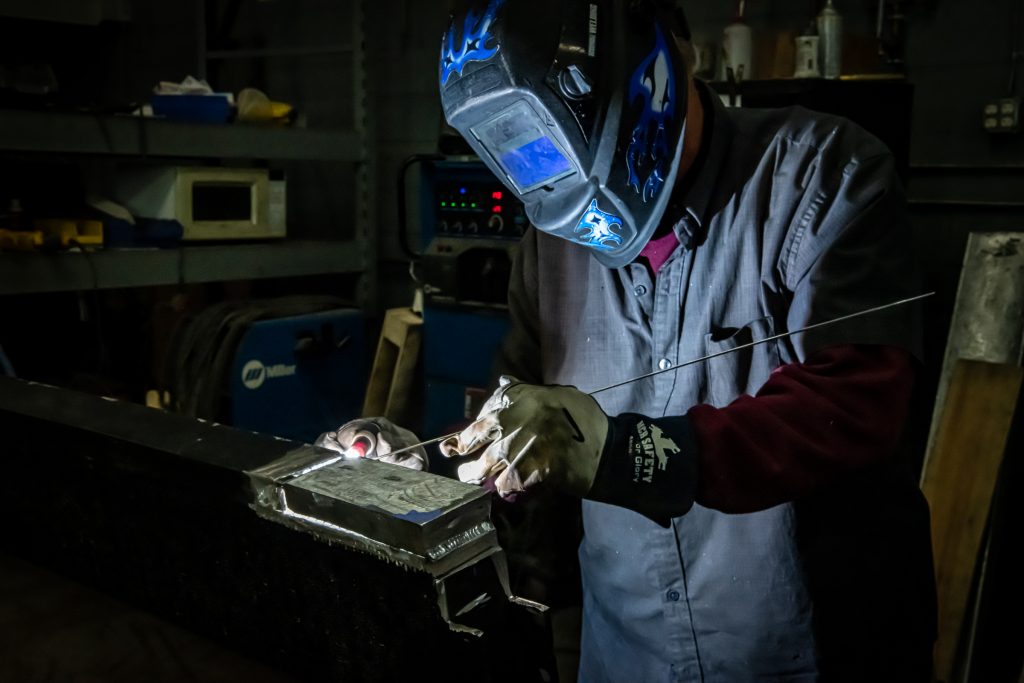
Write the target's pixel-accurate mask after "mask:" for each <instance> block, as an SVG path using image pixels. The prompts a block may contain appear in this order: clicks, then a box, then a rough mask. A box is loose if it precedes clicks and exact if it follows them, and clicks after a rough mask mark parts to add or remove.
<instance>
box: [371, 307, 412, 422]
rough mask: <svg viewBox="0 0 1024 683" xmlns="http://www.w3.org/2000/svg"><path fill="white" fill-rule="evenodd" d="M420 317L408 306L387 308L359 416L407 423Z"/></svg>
mask: <svg viewBox="0 0 1024 683" xmlns="http://www.w3.org/2000/svg"><path fill="white" fill-rule="evenodd" d="M422 327H423V319H422V318H421V317H420V316H418V315H416V314H415V313H413V312H412V310H411V309H408V308H392V309H389V310H388V312H387V314H386V315H385V316H384V326H383V328H382V329H381V332H380V341H379V342H378V343H377V354H376V356H375V357H374V359H373V370H371V372H370V381H369V383H368V384H367V386H366V399H365V401H364V402H363V417H386V418H387V419H389V420H391V421H392V422H394V423H396V424H406V423H408V419H409V417H410V415H409V405H408V399H409V396H410V395H411V392H412V388H413V381H414V379H415V370H416V361H417V360H418V358H419V354H420V340H421V337H422Z"/></svg>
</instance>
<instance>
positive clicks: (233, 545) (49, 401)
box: [0, 377, 537, 682]
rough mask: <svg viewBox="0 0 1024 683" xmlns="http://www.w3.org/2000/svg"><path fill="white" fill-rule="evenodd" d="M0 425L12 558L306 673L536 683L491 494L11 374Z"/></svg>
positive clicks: (524, 617)
mask: <svg viewBox="0 0 1024 683" xmlns="http://www.w3.org/2000/svg"><path fill="white" fill-rule="evenodd" d="M0 433H2V434H3V440H2V445H0V463H2V466H3V468H4V477H3V478H0V500H2V501H3V504H4V509H5V513H4V515H2V516H0V538H3V539H4V548H5V551H6V552H10V553H12V554H15V555H18V556H21V557H22V558H25V559H27V560H29V561H31V562H33V563H35V564H37V565H40V566H43V567H48V568H52V569H55V570H57V571H59V572H60V573H62V574H63V575H65V576H68V577H70V578H73V579H76V580H79V581H82V582H83V583H86V584H89V585H91V586H94V587H96V588H98V589H99V590H101V591H104V592H106V593H109V594H111V595H114V596H116V597H118V598H120V599H122V600H125V601H126V602H129V603H131V604H134V605H137V606H140V607H143V608H145V609H147V610H149V611H151V612H153V613H155V614H156V615H158V616H161V617H164V618H166V619H168V620H170V621H173V622H175V623H178V624H180V625H182V626H184V627H186V628H189V629H191V630H193V631H195V632H197V633H201V634H203V635H205V636H207V637H210V638H213V639H216V640H219V641H221V642H223V643H225V644H227V645H228V646H230V647H232V648H234V649H236V650H238V651H240V652H243V653H246V654H248V655H250V656H252V657H255V658H257V659H260V660H263V661H266V662H268V663H270V664H272V665H274V666H277V667H279V668H281V669H283V670H286V671H289V672H291V673H293V674H295V675H297V676H299V677H300V678H301V679H303V680H318V681H319V680H359V681H393V680H407V679H413V678H414V677H419V676H421V675H422V671H423V669H422V667H423V663H424V662H428V661H434V662H444V667H445V678H446V680H450V681H467V682H468V681H520V680H537V679H536V676H535V674H536V670H532V674H534V675H532V676H531V671H528V670H526V668H524V667H521V666H519V664H518V663H516V662H513V663H511V664H510V666H509V668H508V670H507V671H506V670H505V669H501V670H496V669H494V668H493V667H491V666H489V665H488V663H489V662H493V661H496V659H497V658H498V656H499V654H500V653H501V652H504V651H505V650H504V648H505V647H506V643H507V642H509V641H511V640H512V639H513V638H515V637H517V636H516V634H517V633H522V632H523V631H524V630H527V629H529V628H530V623H531V621H532V620H531V617H530V615H529V613H528V612H527V610H525V609H522V608H521V607H520V606H519V605H518V604H513V603H514V602H515V601H510V600H508V599H506V596H507V595H508V592H509V586H508V573H507V570H506V568H505V556H504V553H503V552H502V551H501V548H500V547H499V545H498V542H497V539H496V537H495V532H494V529H493V528H492V527H491V525H490V521H489V514H490V501H489V498H488V494H487V493H485V492H484V491H481V490H479V489H477V488H475V487H472V486H469V485H466V484H462V483H460V482H457V481H448V480H445V479H442V478H440V477H437V476H435V475H430V474H426V473H423V472H418V471H413V470H405V469H403V468H400V467H398V466H394V465H389V464H387V463H381V462H375V461H366V460H364V461H355V462H349V461H345V462H341V461H339V462H337V463H335V464H334V465H327V466H323V467H313V468H312V469H310V467H309V466H310V465H316V464H317V463H321V462H323V461H324V458H328V459H329V458H331V457H333V456H336V455H337V454H336V453H333V452H331V451H325V450H321V449H317V448H314V447H311V446H307V445H304V444H300V443H295V442H291V441H285V440H281V439H276V438H274V437H270V436H266V435H259V434H253V433H250V432H244V431H240V430H236V429H233V428H230V427H225V426H222V425H217V424H213V423H209V422H202V421H198V420H194V419H191V418H187V417H184V416H181V415H175V414H170V413H166V412H164V411H160V410H154V409H150V408H145V407H143V406H140V405H136V404H132V403H127V402H121V401H113V400H108V399H103V398H99V397H95V396H89V395H85V394H80V393H77V392H72V391H67V390H63V389H58V388H54V387H48V386H44V385H39V384H32V383H30V382H24V381H19V380H14V379H9V378H2V377H0ZM303 470H306V471H305V472H304V473H302V472H303ZM296 472H300V473H299V474H298V475H297V476H293V475H295V474H296ZM453 622H455V623H453ZM481 632H482V634H483V635H482V636H480V634H481ZM468 634H472V635H468ZM517 667H518V668H517Z"/></svg>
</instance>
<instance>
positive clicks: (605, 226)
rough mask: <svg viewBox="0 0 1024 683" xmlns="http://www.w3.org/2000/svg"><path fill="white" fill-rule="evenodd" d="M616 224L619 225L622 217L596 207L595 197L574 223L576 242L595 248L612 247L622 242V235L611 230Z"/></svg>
mask: <svg viewBox="0 0 1024 683" xmlns="http://www.w3.org/2000/svg"><path fill="white" fill-rule="evenodd" d="M616 225H618V226H621V225H622V219H621V218H619V217H618V216H613V215H612V214H610V213H605V212H604V211H602V210H601V209H599V208H597V200H596V199H595V200H593V201H591V202H590V207H589V208H587V210H586V212H584V214H583V217H582V218H580V222H579V223H577V224H576V231H575V232H576V242H577V243H579V244H584V245H586V246H588V247H594V248H595V249H602V250H611V249H614V248H615V247H617V246H618V245H620V244H622V235H620V234H619V233H617V232H615V231H614V230H613V228H614V227H615V226H616Z"/></svg>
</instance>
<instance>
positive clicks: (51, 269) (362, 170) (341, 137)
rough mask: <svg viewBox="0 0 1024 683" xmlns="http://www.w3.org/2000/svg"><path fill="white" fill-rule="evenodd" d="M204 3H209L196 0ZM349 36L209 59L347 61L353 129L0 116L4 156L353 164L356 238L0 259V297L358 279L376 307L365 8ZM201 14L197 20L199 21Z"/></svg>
mask: <svg viewBox="0 0 1024 683" xmlns="http://www.w3.org/2000/svg"><path fill="white" fill-rule="evenodd" d="M196 1H197V2H198V3H199V4H200V5H202V3H204V2H205V0H196ZM352 12H353V14H352V21H351V35H350V37H348V38H347V39H346V38H342V40H341V41H339V42H337V43H335V44H332V45H327V46H321V47H316V48H310V47H306V46H296V47H289V48H279V49H274V48H267V49H254V50H236V51H209V52H208V51H207V50H206V48H205V27H204V26H200V27H199V33H200V37H201V38H202V39H203V47H202V49H201V50H200V54H199V55H197V57H198V61H199V64H198V66H199V69H198V71H199V72H200V73H202V72H204V71H205V65H206V61H207V60H225V59H231V60H234V59H251V58H277V57H294V56H303V55H307V54H309V55H320V54H343V53H348V54H351V55H352V56H353V67H352V68H353V70H354V73H353V76H354V78H353V81H352V82H353V86H352V92H351V102H352V106H353V108H354V125H353V126H352V127H351V129H307V128H279V127H271V126H255V125H245V124H202V123H183V122H175V121H166V120H161V119H155V118H145V117H139V116H118V115H101V114H88V113H72V112H56V111H30V110H14V109H0V155H4V154H15V155H22V154H28V155H35V154H42V155H53V154H58V155H60V154H63V155H81V156H83V157H85V156H92V157H134V158H148V159H162V158H166V159H208V160H218V159H223V160H229V161H233V160H243V161H244V160H253V161H258V162H266V161H301V162H306V161H309V162H327V163H339V164H353V165H354V167H355V169H356V171H357V173H356V182H357V185H358V189H357V192H356V204H355V206H353V207H352V220H353V221H354V223H355V227H356V233H355V239H352V240H350V241H316V242H311V241H306V242H302V241H282V242H270V243H264V244H238V245H218V246H206V245H203V246H200V245H197V246H183V247H181V248H178V249H159V250H158V249H151V250H150V249H138V250H97V251H93V252H90V253H88V254H82V253H79V252H59V253H14V252H0V296H2V295H12V294H28V293H41V292H62V291H75V290H89V289H112V288H123V287H146V286H159V285H173V284H186V283H202V282H217V281H229V280H249V279H266V278H286V277H301V276H309V275H325V274H361V275H362V277H361V278H360V280H359V284H358V293H357V297H358V299H359V301H360V303H361V305H362V306H363V307H364V308H367V309H373V308H374V306H375V305H376V283H375V268H376V245H375V238H374V235H373V229H372V226H373V215H372V211H373V202H372V200H371V198H372V194H373V192H372V184H373V178H374V172H373V166H372V151H371V150H372V137H373V130H372V128H371V119H372V117H370V116H369V114H368V111H367V101H366V90H365V72H366V69H365V52H364V45H363V36H362V31H363V22H364V14H363V0H356V2H354V3H353V6H352ZM200 16H202V13H200Z"/></svg>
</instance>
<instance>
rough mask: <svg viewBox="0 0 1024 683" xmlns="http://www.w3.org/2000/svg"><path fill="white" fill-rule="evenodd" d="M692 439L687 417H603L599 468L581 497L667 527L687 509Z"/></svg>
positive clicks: (693, 469) (693, 486)
mask: <svg viewBox="0 0 1024 683" xmlns="http://www.w3.org/2000/svg"><path fill="white" fill-rule="evenodd" d="M697 462H698V461H697V439H696V436H695V435H694V432H693V427H692V425H691V424H690V420H689V418H687V417H685V416H680V417H662V418H656V419H655V418H649V417H645V416H643V415H637V414H635V413H624V414H622V415H619V416H618V417H609V418H608V436H607V438H606V439H605V445H604V451H603V453H602V455H601V463H600V465H599V466H598V470H597V475H596V476H595V477H594V484H593V486H591V488H590V491H589V493H587V495H586V496H584V497H585V498H587V499H588V500H594V501H598V502H601V503H608V504H610V505H618V506H619V507H624V508H628V509H630V510H634V511H635V512H639V513H640V514H642V515H644V516H646V517H648V518H650V519H652V520H653V521H655V522H657V523H658V524H661V525H662V526H665V527H667V526H668V525H669V523H670V521H671V520H672V519H673V518H674V517H681V516H682V515H684V514H686V513H687V512H688V511H689V509H690V508H691V507H692V506H693V499H694V496H695V495H696V493H697Z"/></svg>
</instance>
